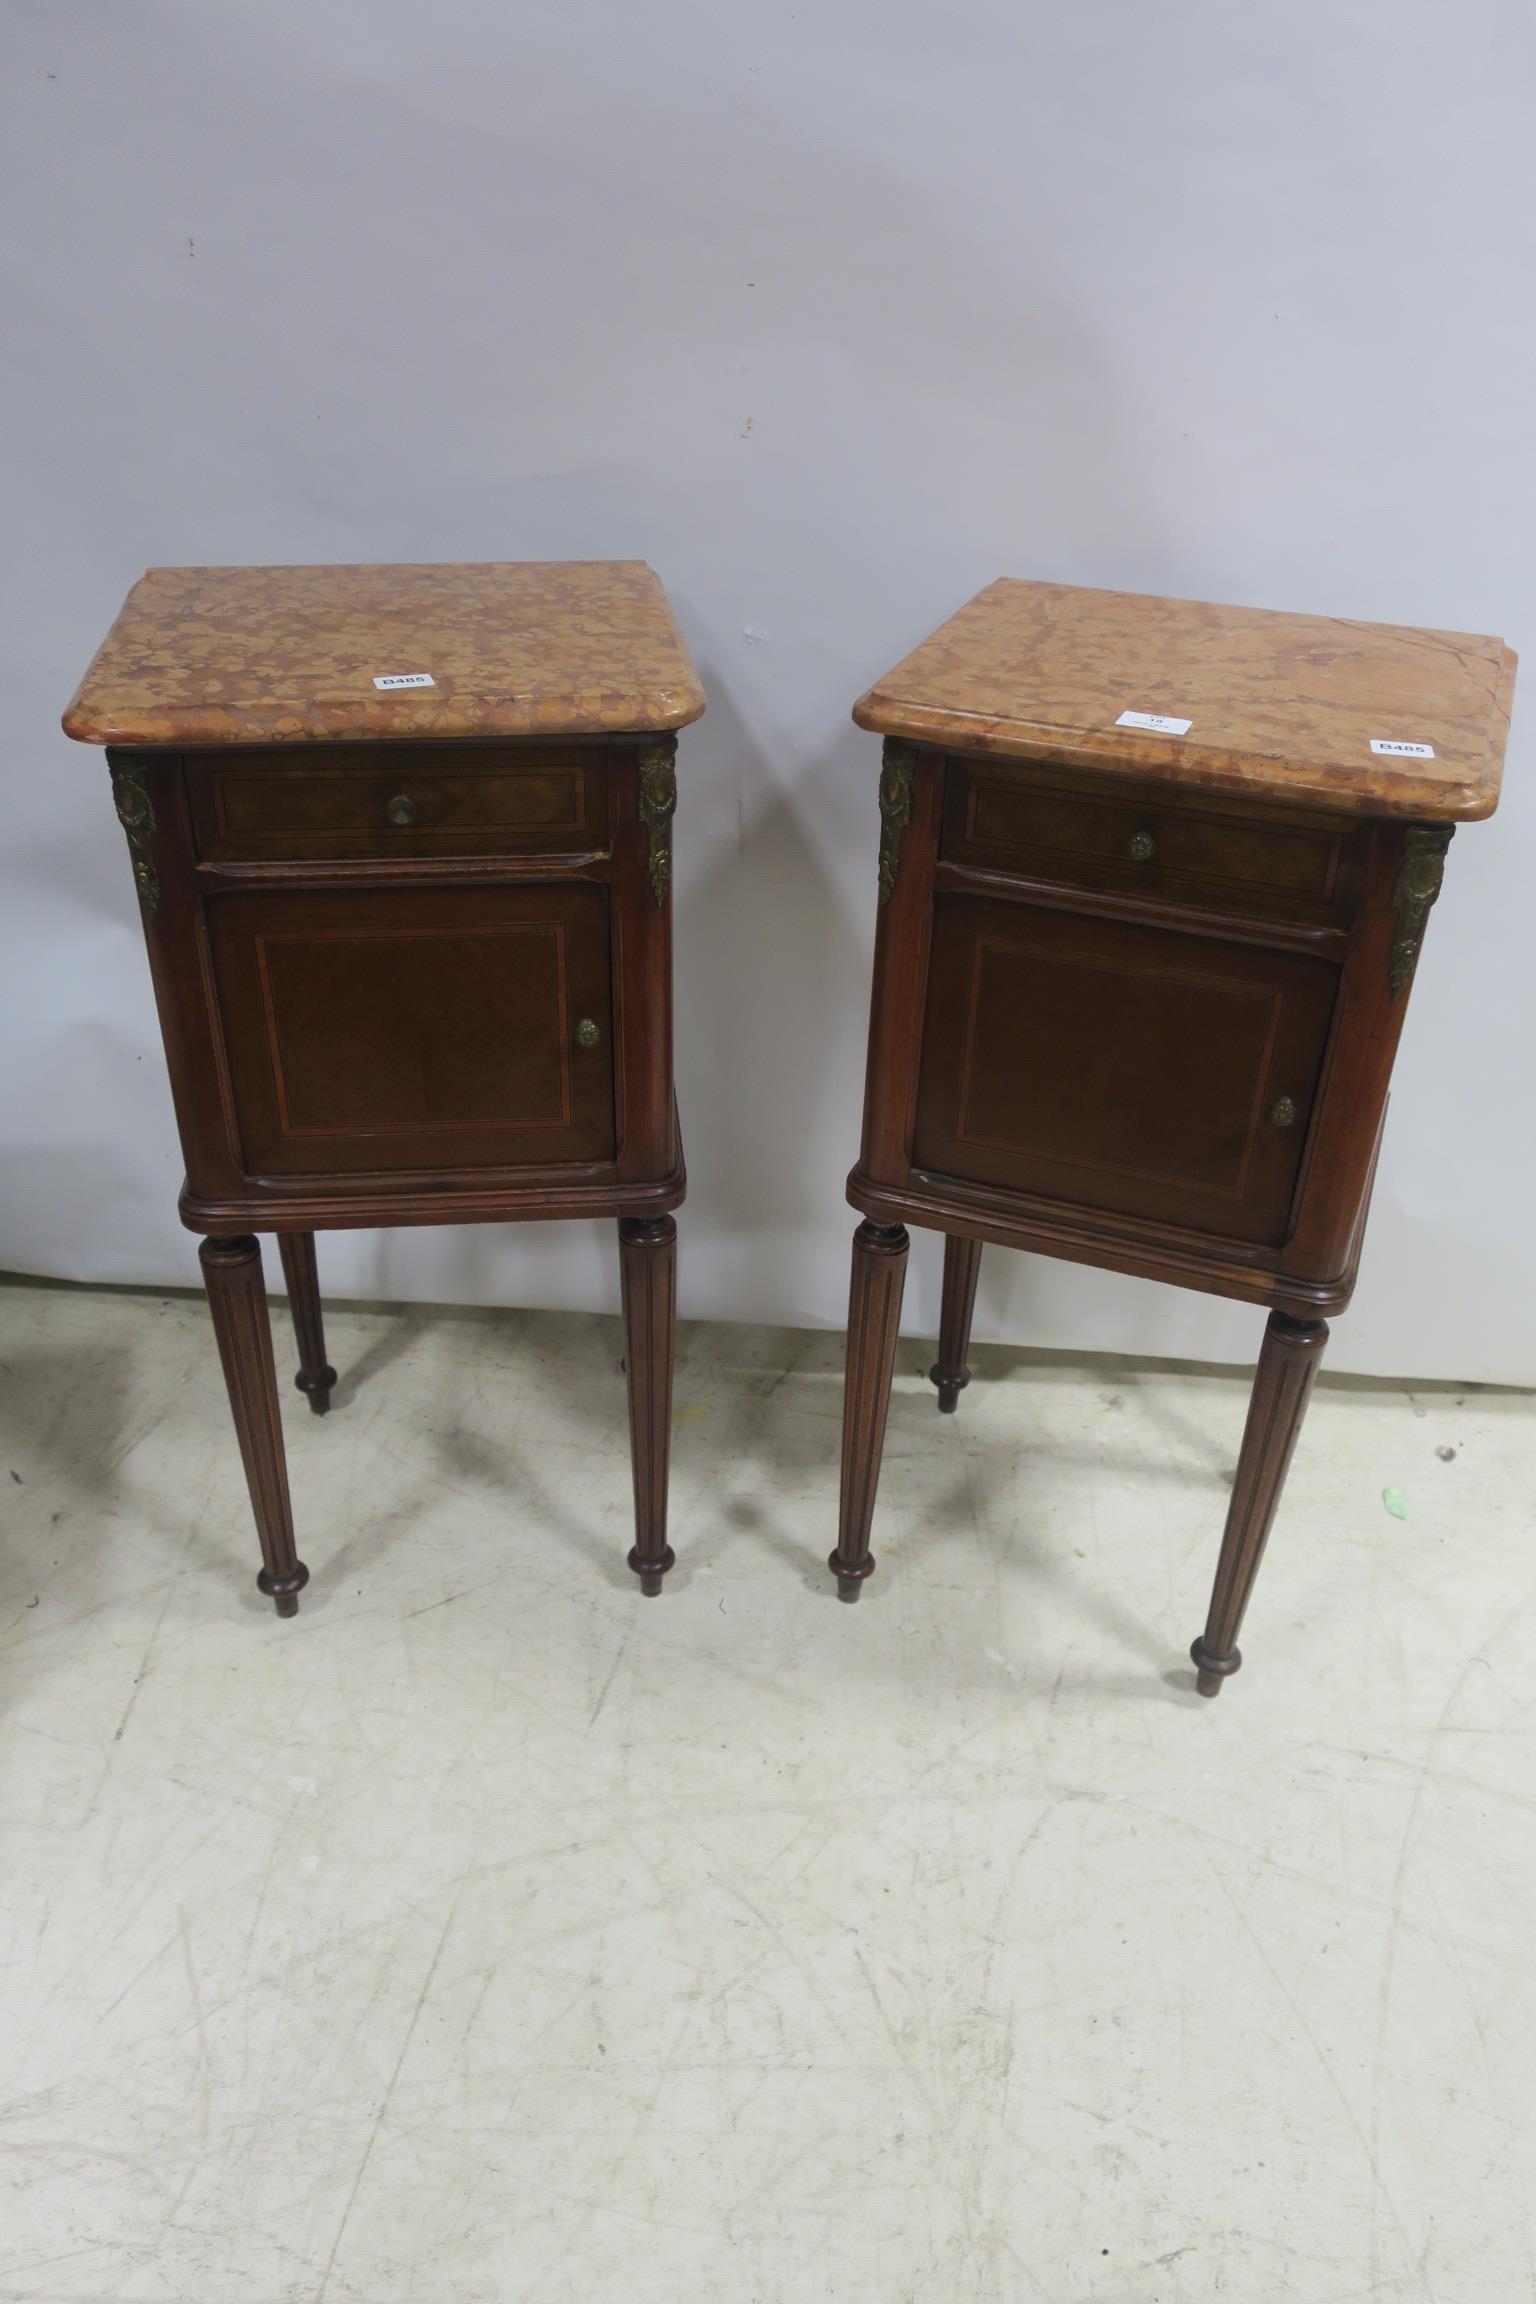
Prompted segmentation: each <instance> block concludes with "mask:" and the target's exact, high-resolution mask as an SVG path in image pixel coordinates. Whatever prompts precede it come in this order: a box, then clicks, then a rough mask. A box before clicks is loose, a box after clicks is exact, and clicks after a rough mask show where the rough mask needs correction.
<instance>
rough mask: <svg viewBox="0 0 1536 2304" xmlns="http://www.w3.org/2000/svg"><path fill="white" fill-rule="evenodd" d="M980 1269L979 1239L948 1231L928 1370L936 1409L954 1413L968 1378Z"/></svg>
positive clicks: (951, 1414)
mask: <svg viewBox="0 0 1536 2304" xmlns="http://www.w3.org/2000/svg"><path fill="white" fill-rule="evenodd" d="M980 1270H981V1242H980V1241H979V1240H962V1239H961V1238H960V1236H959V1234H958V1233H956V1232H951V1233H950V1234H949V1235H948V1237H947V1238H946V1240H945V1242H944V1298H943V1302H942V1304H941V1306H940V1309H939V1356H938V1358H937V1360H935V1362H934V1364H933V1366H932V1367H931V1368H930V1369H929V1371H928V1381H929V1383H930V1384H936V1385H937V1386H938V1388H939V1413H940V1414H941V1415H943V1416H953V1414H954V1412H955V1409H956V1407H957V1406H958V1405H959V1400H960V1395H961V1393H962V1392H963V1391H964V1390H965V1387H966V1386H967V1384H969V1382H970V1380H971V1372H970V1370H969V1368H967V1366H966V1364H965V1359H966V1354H967V1353H968V1352H969V1350H970V1348H971V1314H972V1313H973V1312H974V1311H975V1309H976V1276H977V1274H978V1273H979V1272H980Z"/></svg>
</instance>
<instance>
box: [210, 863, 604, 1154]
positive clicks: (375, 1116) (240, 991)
mask: <svg viewBox="0 0 1536 2304" xmlns="http://www.w3.org/2000/svg"><path fill="white" fill-rule="evenodd" d="M206 909H207V919H208V932H209V942H210V945H211V948H212V957H213V970H214V979H215V983H216V986H217V991H218V1003H219V1016H220V1021H221V1024H222V1027H223V1035H224V1046H225V1051H226V1055H227V1058H228V1063H229V1077H230V1085H231V1090H232V1094H233V1097H234V1105H235V1113H236V1117H237V1121H238V1125H239V1134H240V1143H241V1151H242V1158H243V1163H244V1166H245V1170H246V1172H247V1174H249V1175H252V1176H266V1177H271V1176H307V1175H330V1176H336V1175H355V1174H362V1173H367V1174H388V1173H392V1172H399V1171H414V1172H421V1171H430V1172H434V1173H437V1174H439V1175H441V1174H443V1173H444V1172H445V1171H449V1170H458V1169H472V1168H487V1167H495V1168H507V1167H519V1166H525V1165H540V1166H542V1165H545V1164H548V1163H553V1162H560V1161H571V1162H579V1163H591V1162H595V1161H604V1160H611V1159H612V1158H613V1156H614V1147H615V1121H614V1056H613V1031H612V1002H611V992H610V984H611V961H610V933H609V911H608V891H607V889H606V888H601V887H597V886H594V885H591V884H590V883H587V884H582V883H578V884H574V885H571V884H556V885H554V886H544V887H526V886H519V887H510V888H486V889H463V888H450V889H430V888H398V887H394V886H389V885H383V886H381V885H378V884H375V885H373V886H368V887H353V888H350V889H347V890H339V889H335V888H317V889H294V888H288V889H282V890H268V889H262V890H250V889H241V890H231V891H227V892H226V891H221V892H219V893H218V894H216V895H214V896H212V897H210V898H209V900H208V904H207V908H206Z"/></svg>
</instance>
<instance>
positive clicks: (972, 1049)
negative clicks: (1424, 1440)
mask: <svg viewBox="0 0 1536 2304" xmlns="http://www.w3.org/2000/svg"><path fill="white" fill-rule="evenodd" d="M1514 672H1515V659H1514V657H1513V655H1512V654H1511V653H1510V651H1509V650H1508V649H1507V648H1505V647H1504V646H1503V644H1502V643H1501V642H1500V641H1498V640H1492V639H1485V638H1478V637H1472V636H1468V635H1466V634H1462V633H1450V632H1416V631H1408V630H1401V629H1397V628H1394V627H1389V626H1372V625H1367V624H1356V623H1347V622H1340V621H1335V620H1330V619H1326V618H1321V617H1306V616H1282V615H1274V614H1268V613H1265V612H1262V611H1259V610H1252V609H1237V608H1222V607H1214V606H1208V605H1205V604H1202V603H1198V602H1193V601H1178V600H1160V599H1151V598H1143V597H1137V596H1133V595H1127V594H1120V593H1113V592H1094V591H1085V590H1079V589H1075V588H1071V587H1067V586H1062V585H1049V584H1026V583H1013V582H1003V583H999V584H994V585H992V586H991V587H990V588H989V589H988V590H987V591H985V592H983V593H981V594H980V595H979V596H978V597H977V598H976V599H975V600H973V601H972V602H971V603H970V605H969V606H968V607H966V608H964V609H962V610H961V611H960V613H959V614H958V615H957V616H955V617H954V618H952V619H951V621H950V622H949V623H948V624H946V625H945V626H943V627H942V629H941V630H940V631H939V632H937V633H935V634H934V636H933V637H932V638H931V639H930V640H927V641H925V642H924V643H923V645H922V646H921V647H920V648H918V649H917V650H916V651H915V652H914V653H913V654H912V655H911V656H909V657H908V658H907V659H906V661H905V662H904V663H902V664H900V665H898V666H897V668H896V670H895V671H894V672H891V673H890V674H888V675H887V677H886V678H885V679H884V680H882V681H880V682H879V683H878V684H877V685H876V686H875V687H874V688H872V689H871V690H870V691H869V693H868V695H866V696H865V697H864V698H863V699H862V701H861V702H860V703H859V705H858V706H857V707H856V708H855V711H854V718H855V720H856V721H857V722H858V723H859V725H860V726H861V727H864V728H869V729H872V730H875V731H876V732H877V733H879V734H881V735H883V736H884V738H885V751H884V765H883V768H882V772H881V779H880V815H881V840H880V866H879V905H880V909H879V925H878V929H877V934H876V945H875V972H874V991H873V1001H872V1007H871V1017H870V1033H869V1059H868V1074H867V1082H866V1094H865V1108H864V1143H863V1150H862V1153H861V1155H860V1159H859V1165H858V1166H857V1167H856V1168H855V1170H854V1171H853V1174H852V1176H851V1177H850V1178H849V1181H848V1197H849V1199H850V1200H851V1201H852V1203H853V1205H854V1206H855V1208H857V1209H859V1210H861V1211H862V1213H863V1216H864V1218H865V1221H864V1222H863V1223H862V1224H861V1225H860V1226H859V1229H858V1231H857V1233H856V1235H855V1239H854V1254H853V1285H852V1295H851V1302H850V1312H849V1339H848V1374H847V1392H846V1402H845V1420H844V1434H843V1463H842V1517H841V1526H840V1533H839V1538H838V1544H837V1549H836V1550H835V1551H834V1552H833V1554H832V1558H831V1562H830V1565H831V1568H832V1570H833V1573H834V1575H835V1576H836V1578H837V1580H838V1591H839V1595H840V1597H841V1598H843V1599H845V1600H854V1599H857V1597H858V1593H859V1587H860V1584H861V1582H862V1580H863V1579H864V1578H865V1577H866V1576H868V1575H869V1573H870V1571H871V1569H872V1568H873V1566H874V1562H873V1559H872V1557H871V1554H870V1550H869V1531H870V1522H871V1517H872V1514H873V1509H874V1501H875V1487H876V1482H877V1480H878V1478H879V1470H880V1456H881V1449H882V1445H883V1440H884V1430H885V1417H886V1401H887V1395H888V1392H889V1388H890V1379H891V1370H892V1366H893V1363H894V1357H895V1350H896V1339H897V1332H898V1320H899V1315H900V1307H901V1289H902V1279H903V1275H904V1270H905V1264H906V1254H907V1233H906V1230H905V1227H906V1226H907V1225H908V1224H913V1223H915V1224H923V1225H928V1226H931V1227H933V1228H934V1229H936V1230H938V1231H941V1232H943V1233H945V1234H946V1235H947V1240H946V1245H945V1259H944V1293H943V1302H942V1311H941V1324H940V1337H939V1352H938V1360H937V1363H936V1365H935V1367H934V1369H933V1371H932V1375H933V1381H934V1383H935V1384H936V1386H937V1388H938V1396H939V1398H938V1404H939V1406H940V1408H941V1409H943V1410H946V1411H953V1410H954V1408H955V1406H956V1404H957V1401H958V1399H959V1395H960V1391H961V1389H962V1388H963V1386H964V1385H965V1384H966V1382H967V1381H968V1371H967V1368H966V1352H967V1347H968V1343H969V1336H970V1325H971V1311H972V1306H973V1303H974V1300H975V1294H976V1278H977V1270H978V1266H979V1263H980V1257H981V1249H982V1244H983V1243H984V1242H987V1241H993V1242H996V1243H997V1244H998V1245H1000V1246H1004V1247H1012V1248H1029V1249H1034V1250H1037V1251H1039V1252H1040V1253H1042V1254H1045V1255H1050V1256H1060V1257H1067V1258H1072V1259H1076V1260H1077V1261H1079V1262H1082V1263H1087V1264H1095V1265H1100V1266H1104V1267H1107V1268H1109V1269H1111V1270H1114V1271H1119V1272H1126V1273H1131V1274H1135V1275H1138V1276H1140V1277H1143V1278H1147V1279H1154V1280H1165V1281H1172V1282H1175V1283H1178V1284H1181V1285H1183V1286H1185V1287H1190V1288H1200V1289H1205V1290H1207V1291H1209V1292H1211V1293H1213V1294H1215V1295H1220V1296H1230V1297H1234V1298H1237V1299H1238V1300H1240V1301H1242V1302H1244V1303H1250V1304H1256V1305H1262V1306H1265V1307H1267V1308H1268V1311H1269V1321H1268V1326H1267V1328H1266V1331H1265V1335H1264V1341H1263V1344H1262V1347H1261V1350H1260V1356H1259V1367H1258V1375H1257V1380H1256V1382H1255V1385H1254V1391H1253V1398H1252V1403H1251V1406H1250V1410H1249V1415H1248V1425H1247V1431H1246V1434H1245V1437H1244V1441H1243V1446H1242V1453H1241V1457H1240V1460H1239V1464H1238V1471H1237V1479H1236V1484H1235V1487H1234V1490H1233V1495H1232V1501H1231V1509H1230V1512H1229V1515H1228V1519H1227V1527H1226V1534H1225V1537H1224V1539H1223V1543H1222V1549H1221V1558H1220V1563H1219V1566H1218V1569H1217V1574H1216V1585H1215V1591H1214V1595H1213V1597H1212V1601H1211V1608H1210V1614H1209V1617H1208V1620H1207V1623H1206V1627H1205V1631H1204V1633H1203V1634H1202V1635H1201V1637H1200V1638H1199V1639H1198V1640H1197V1641H1196V1642H1195V1644H1194V1648H1193V1650H1192V1654H1193V1657H1194V1661H1195V1665H1196V1668H1197V1675H1198V1685H1199V1687H1200V1690H1201V1692H1202V1694H1204V1695H1207V1696H1214V1695H1216V1694H1217V1693H1218V1692H1219V1690H1220V1688H1221V1685H1222V1681H1223V1680H1224V1679H1225V1678H1226V1677H1227V1676H1228V1675H1229V1674H1231V1673H1233V1672H1235V1671H1236V1670H1237V1668H1238V1666H1239V1664H1240V1662H1241V1656H1240V1654H1239V1651H1238V1647H1237V1635H1238V1630H1239V1627H1240V1625H1241V1623H1242V1619H1243V1613H1244V1610H1245V1608H1246V1606H1247V1602H1248V1598H1249V1595H1250V1593H1251V1591H1252V1589H1253V1582H1254V1577H1255V1574H1256V1572H1257V1569H1258V1565H1259V1560H1260V1557H1261V1555H1262V1553H1263V1550H1264V1545H1265V1541H1266V1538H1267V1536H1268V1534H1269V1529H1270V1524H1271V1522H1272V1520H1273V1518H1274V1515H1275V1509H1276V1506H1277V1504H1278V1501H1279V1496H1280V1489H1281V1484H1282V1482H1283V1480H1284V1478H1285V1473H1286V1468H1287V1465H1288V1463H1289V1461H1290V1457H1291V1452H1292V1450H1293V1448H1294V1446H1295V1443H1296V1438H1297V1433H1298V1431H1299V1429H1300V1425H1301V1420H1302V1415H1303V1412H1304V1410H1305V1407H1306V1403H1307V1395H1308V1392H1309V1390H1310V1388H1311V1384H1312V1379H1313V1376H1314V1374H1315V1373H1316V1369H1317V1364H1318V1361H1319V1359H1320V1357H1321V1354H1322V1351H1323V1346H1324V1344H1325V1342H1326V1340H1327V1335H1328V1328H1327V1316H1328V1315H1329V1314H1331V1313H1335V1312H1338V1311H1341V1310H1342V1309H1343V1307H1344V1306H1345V1305H1346V1304H1347V1303H1348V1301H1349V1297H1350V1293H1351V1290H1352V1289H1353V1287H1354V1284H1355V1272H1356V1267H1357V1264H1358V1261H1359V1255H1360V1243H1361V1236H1362V1234H1363V1231H1364V1227H1365V1218H1366V1210H1367V1207H1368V1205H1369V1200H1370V1189H1371V1179H1372V1175H1373V1172H1374V1168H1375V1163H1376V1156H1377V1150H1378V1146H1379V1143H1380V1138H1381V1129H1382V1123H1383V1119H1384V1116H1385V1112H1386V1105H1387V1087H1388V1082H1389V1080H1390V1077H1391V1071H1392V1060H1393V1055H1394V1052H1395V1050H1396V1047H1397V1040H1398V1035H1399V1033H1400V1032H1401V1030H1402V1025H1403V1016H1404V1011H1405V1009H1406V1007H1407V1002H1408V993H1409V987H1410V985H1411V983H1412V980H1413V974H1414V969H1415V966H1416V965H1417V961H1418V955H1419V946H1420V942H1421V940H1422V937H1423V934H1424V927H1425V921H1426V919H1427V916H1428V913H1429V909H1430V907H1431V905H1432V904H1433V902H1434V900H1435V896H1436V894H1437V893H1438V891H1439V888H1440V882H1441V874H1442V869H1443V864H1444V858H1445V851H1446V846H1447V843H1448V841H1449V840H1450V837H1451V833H1452V830H1453V828H1454V825H1455V823H1456V822H1457V821H1458V820H1460V819H1463V818H1475V817H1482V816H1487V815H1489V814H1491V812H1492V810H1493V808H1494V806H1495V804H1496V801H1497V798H1498V789H1499V778H1500V773H1501V768H1502V762H1503V754H1504V742H1505V735H1506V731H1507V725H1508V718H1509V705H1510V698H1511V693H1512V689H1513V684H1514Z"/></svg>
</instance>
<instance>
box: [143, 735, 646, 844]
mask: <svg viewBox="0 0 1536 2304" xmlns="http://www.w3.org/2000/svg"><path fill="white" fill-rule="evenodd" d="M186 765H187V782H188V789H189V791H190V793H191V800H192V820H193V823H194V825H195V827H196V832H197V843H198V848H199V851H200V852H201V854H202V855H204V856H205V857H208V858H209V859H210V860H212V861H214V862H224V861H228V862H247V861H249V862H259V861H261V860H263V859H268V858H271V859H277V860H281V859H290V858H291V859H294V860H298V859H302V858H306V857H313V858H325V857H340V858H346V857H377V858H382V859H388V858H389V857H392V856H482V855H499V854H507V855H513V856H517V855H527V856H548V855H575V854H601V853H603V852H604V851H605V850H606V849H607V845H608V809H607V775H606V770H605V768H604V765H603V761H602V756H601V755H600V754H590V753H589V754H587V755H586V756H585V757H582V756H579V755H577V756H573V755H572V754H570V753H565V752H561V751H558V750H554V749H552V748H548V747H544V748H540V747H535V746H531V745H530V746H527V747H520V748H518V749H517V750H513V749H511V748H509V747H506V746H489V747H486V748H484V749H481V748H479V747H475V748H469V747H466V746H463V745H452V746H450V745H430V744H410V745H405V744H398V745H391V744H375V745H353V746H348V747H347V750H346V757H345V758H338V757H337V755H336V750H335V748H334V747H327V748H326V749H325V750H324V752H322V753H320V754H319V755H318V756H317V754H316V752H313V751H307V752H305V753H303V754H301V755H295V754H294V753H293V752H292V750H291V749H290V750H287V751H279V750H270V751H251V752H241V753H240V754H238V756H233V757H232V756H231V755H230V754H228V753H222V754H212V755H209V754H193V755H191V756H189V758H188V760H187V764H186Z"/></svg>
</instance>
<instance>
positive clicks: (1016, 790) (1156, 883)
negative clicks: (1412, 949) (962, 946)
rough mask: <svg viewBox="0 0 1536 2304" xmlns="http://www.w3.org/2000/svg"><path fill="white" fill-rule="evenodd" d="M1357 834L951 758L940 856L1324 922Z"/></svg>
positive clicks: (1348, 908)
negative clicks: (1148, 797)
mask: <svg viewBox="0 0 1536 2304" xmlns="http://www.w3.org/2000/svg"><path fill="white" fill-rule="evenodd" d="M1364 840H1365V834H1364V833H1363V831H1362V830H1361V828H1360V827H1359V826H1357V825H1355V824H1353V823H1350V822H1348V821H1344V820H1341V821H1340V822H1338V823H1337V824H1335V823H1332V822H1330V821H1328V820H1327V819H1325V818H1319V817H1316V816H1314V817H1312V818H1310V819H1307V820H1304V821H1302V822H1300V823H1298V822H1297V820H1296V817H1295V815H1294V813H1289V812H1288V813H1287V815H1286V817H1285V818H1284V819H1283V820H1282V819H1279V818H1277V817H1274V816H1272V815H1266V814H1264V813H1262V812H1260V811H1257V810H1254V809H1244V808H1241V807H1235V806H1231V807H1229V806H1223V805H1222V804H1221V803H1220V802H1211V803H1208V804H1202V803H1198V802H1197V803H1193V804H1188V805H1186V804H1174V803H1172V802H1167V801H1159V802H1156V803H1153V802H1151V801H1145V802H1144V801H1143V800H1141V799H1140V798H1138V797H1137V796H1136V795H1135V794H1134V793H1132V794H1124V793H1122V792H1120V791H1118V790H1111V789H1109V788H1106V787H1104V786H1102V785H1101V786H1098V787H1093V786H1090V787H1089V788H1088V789H1086V790H1085V789H1084V788H1083V785H1082V783H1081V780H1077V781H1076V782H1074V783H1073V784H1072V785H1070V786H1069V785H1060V786H1058V785H1054V784H1052V783H1050V782H1048V781H1047V782H1040V781H1037V780H1036V779H1035V778H1033V777H1028V776H1020V775H1017V774H1014V775H1009V774H1007V773H1006V772H1001V773H1000V772H997V771H995V770H988V769H987V768H984V767H982V766H981V765H979V764H977V763H974V762H971V761H966V760H958V759H951V760H950V762H949V765H948V772H947V780H946V788H945V807H944V831H943V847H942V852H943V854H944V855H945V856H947V857H949V858H951V859H952V860H953V861H954V862H956V863H960V864H975V865H980V866H982V867H984V868H988V869H991V870H994V871H1002V872H1015V873H1018V874H1020V875H1021V876H1024V877H1028V878H1030V879H1034V880H1045V881H1059V882H1062V883H1064V884H1066V885H1068V886H1071V887H1075V888H1102V889H1106V890H1110V891H1113V892H1118V893H1140V894H1142V895H1149V896H1154V897H1155V896H1158V895H1162V896H1165V897H1167V898H1168V899H1169V900H1170V901H1174V902H1178V903H1183V904H1195V905H1199V906H1201V907H1202V908H1205V909H1211V910H1220V911H1225V912H1228V913H1232V914H1236V915H1239V916H1241V915H1242V914H1244V913H1247V912H1252V913H1257V914H1260V915H1262V916H1263V917H1265V918H1276V919H1298V920H1302V921H1306V922H1313V921H1316V922H1321V923H1326V922H1331V921H1337V920H1345V919H1347V918H1348V917H1349V916H1350V914H1351V912H1352V910H1353V907H1354V904H1355V901H1356V898H1357V890H1358V885H1359V879H1360V871H1361V866H1362V862H1363V855H1364Z"/></svg>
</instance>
